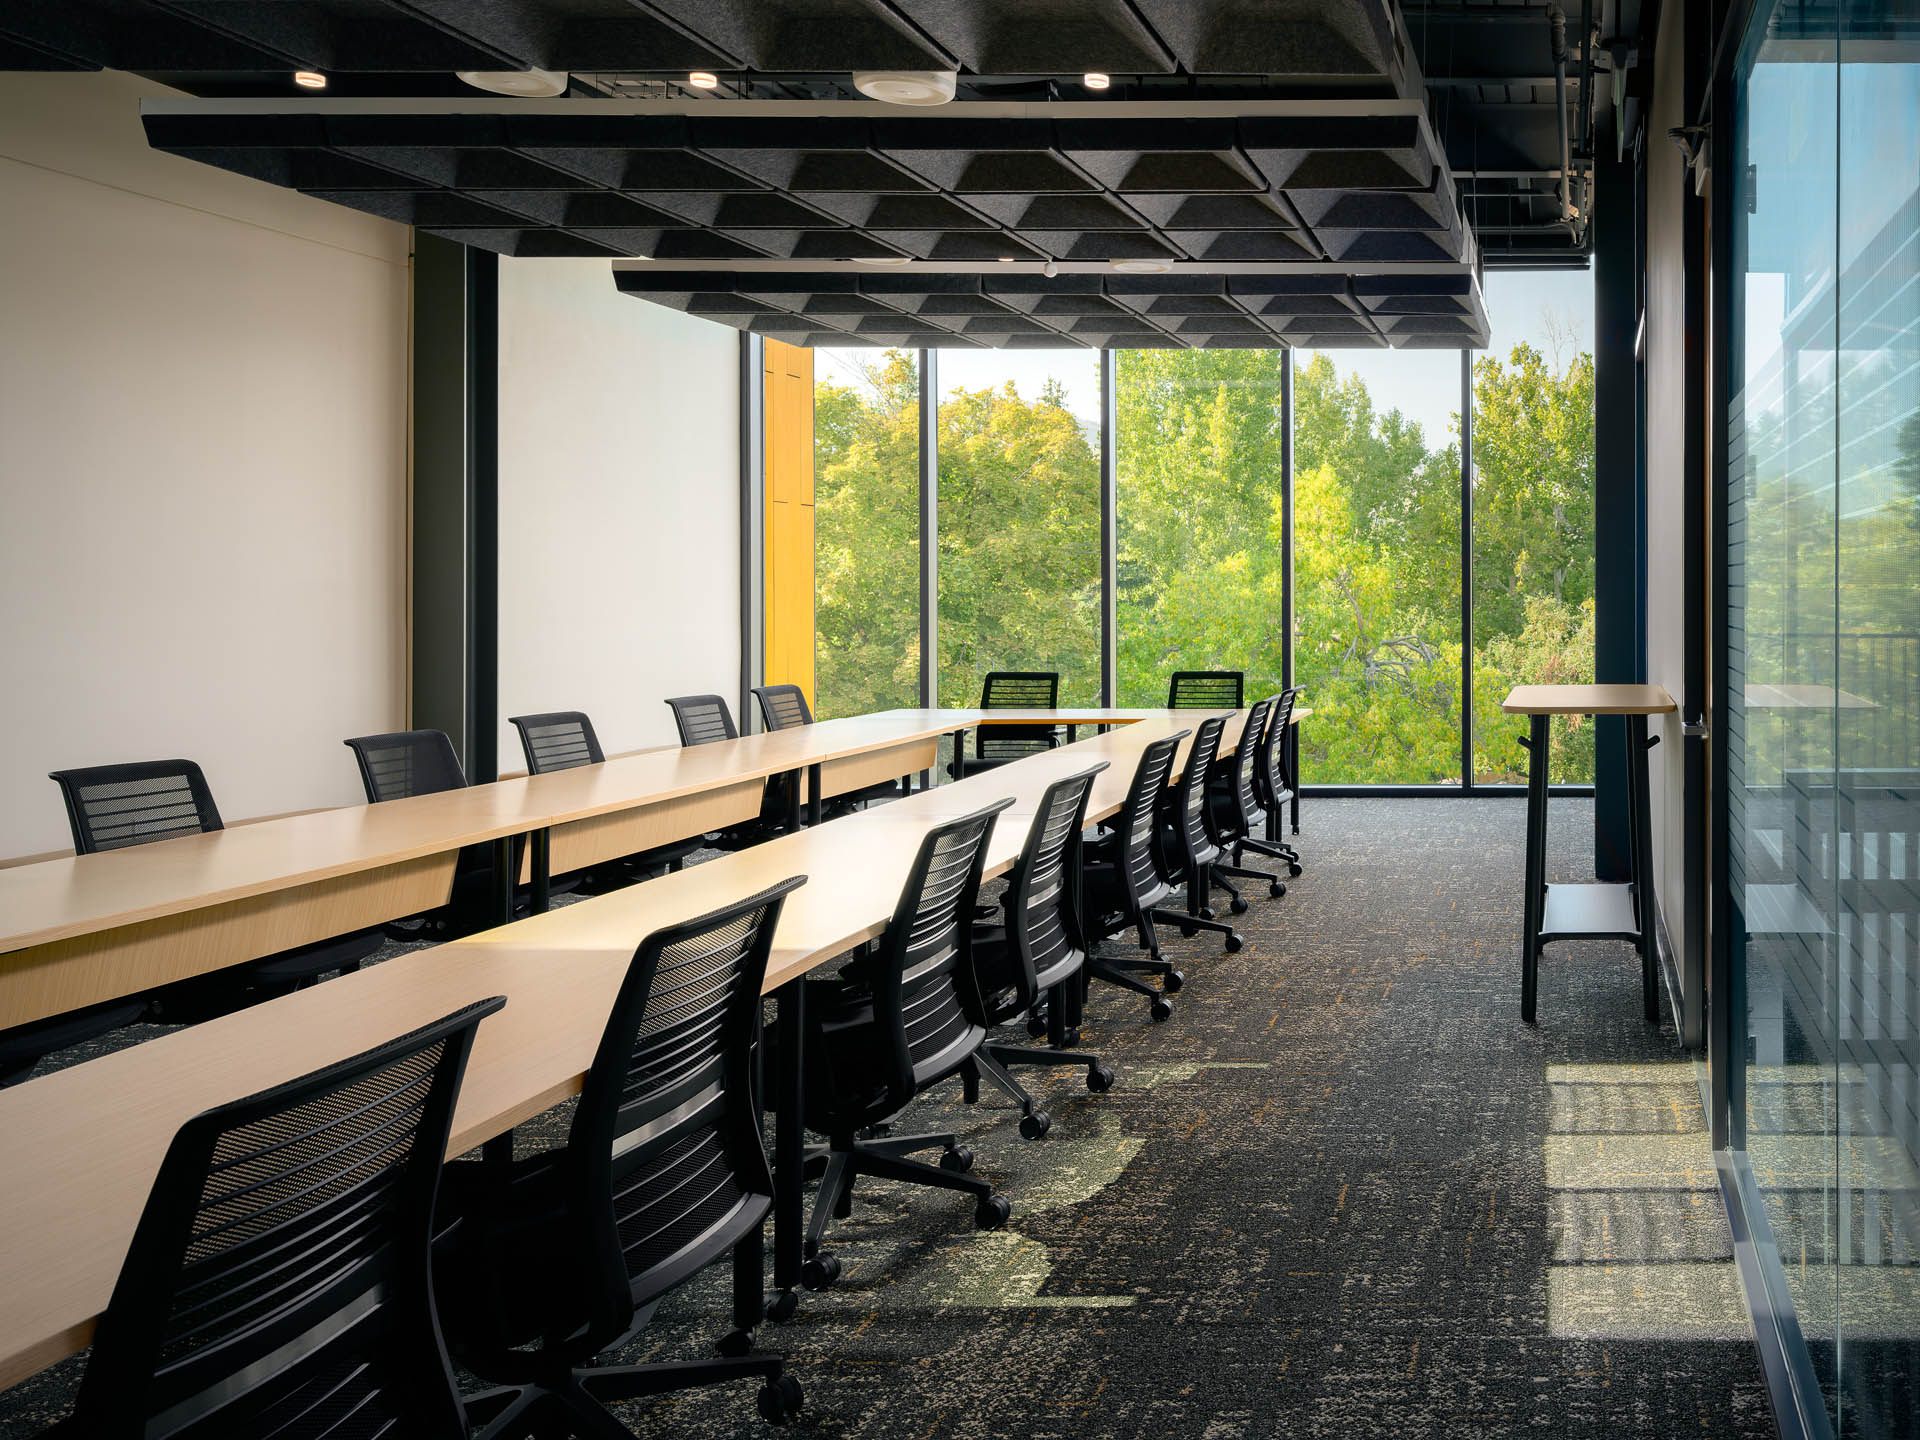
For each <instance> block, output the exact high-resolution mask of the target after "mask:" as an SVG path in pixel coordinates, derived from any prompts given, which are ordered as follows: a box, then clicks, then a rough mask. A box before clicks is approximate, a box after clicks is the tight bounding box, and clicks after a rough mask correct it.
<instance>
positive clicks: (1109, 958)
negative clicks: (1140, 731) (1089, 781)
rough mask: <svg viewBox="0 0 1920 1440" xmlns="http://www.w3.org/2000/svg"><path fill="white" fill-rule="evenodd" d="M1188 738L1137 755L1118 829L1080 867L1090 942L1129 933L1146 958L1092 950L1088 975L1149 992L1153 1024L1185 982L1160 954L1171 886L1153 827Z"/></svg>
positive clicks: (1091, 847) (1088, 850) (1093, 846)
mask: <svg viewBox="0 0 1920 1440" xmlns="http://www.w3.org/2000/svg"><path fill="white" fill-rule="evenodd" d="M1189 733H1190V732H1188V731H1186V730H1181V731H1179V732H1177V733H1176V734H1173V735H1168V736H1165V737H1164V738H1162V739H1159V740H1155V741H1154V742H1152V743H1151V744H1150V745H1148V746H1147V747H1146V748H1145V749H1144V750H1142V751H1141V752H1140V762H1139V764H1138V765H1137V766H1136V767H1135V768H1134V772H1133V779H1132V781H1131V782H1130V783H1129V784H1128V786H1127V798H1126V799H1125V800H1124V801H1123V802H1122V803H1121V806H1120V813H1119V814H1118V815H1117V816H1115V817H1114V821H1113V828H1112V829H1111V830H1108V831H1106V832H1104V833H1103V834H1102V835H1100V836H1099V838H1097V839H1096V840H1094V841H1093V842H1091V843H1089V844H1088V845H1087V846H1086V847H1085V851H1084V856H1083V860H1082V864H1081V873H1082V875H1083V876H1084V877H1085V881H1086V889H1085V892H1084V893H1085V910H1084V914H1085V916H1086V924H1087V938H1088V939H1089V940H1090V941H1100V940H1105V939H1107V938H1109V937H1110V936H1113V935H1118V934H1119V933H1120V932H1121V931H1122V930H1126V929H1129V928H1131V929H1132V930H1133V931H1134V932H1135V933H1136V934H1137V935H1138V936H1139V940H1140V948H1141V949H1142V950H1145V951H1146V952H1147V954H1146V957H1145V958H1144V959H1141V958H1134V957H1122V956H1113V955H1095V954H1093V953H1091V951H1089V953H1088V957H1087V966H1086V969H1087V974H1088V975H1090V976H1092V977H1094V978H1096V979H1100V980H1105V981H1106V982H1108V983H1109V984H1111V985H1118V986H1120V987H1121V988H1122V989H1124V990H1132V991H1134V992H1135V993H1136V994H1140V995H1145V996H1146V997H1147V999H1148V1002H1149V1004H1148V1011H1147V1013H1148V1014H1149V1015H1151V1016H1152V1017H1153V1019H1155V1020H1165V1019H1167V1018H1168V1017H1169V1016H1171V1015H1172V1014H1173V1001H1172V1000H1171V999H1170V998H1169V997H1170V996H1172V995H1173V994H1174V993H1175V992H1176V991H1178V990H1179V989H1180V987H1181V986H1182V985H1183V984H1184V983H1185V982H1186V977H1185V976H1184V975H1182V974H1181V973H1180V971H1178V970H1176V969H1175V968H1174V967H1173V965H1172V964H1171V963H1169V962H1168V961H1166V960H1164V959H1162V958H1161V955H1160V935H1159V931H1158V930H1157V929H1156V928H1155V924H1154V920H1155V917H1156V915H1163V914H1164V913H1165V912H1162V911H1160V910H1158V909H1157V908H1156V907H1158V906H1159V905H1160V903H1161V902H1162V901H1164V900H1166V899H1167V898H1168V897H1169V896H1170V895H1172V894H1173V881H1172V880H1170V879H1169V878H1168V876H1167V870H1166V867H1165V864H1164V862H1163V861H1162V860H1161V857H1160V836H1159V826H1158V825H1157V824H1156V823H1155V822H1156V817H1157V815H1158V813H1159V809H1160V800H1161V797H1162V796H1163V795H1165V794H1166V789H1167V777H1168V776H1169V775H1171V774H1172V773H1173V762H1174V759H1175V757H1176V756H1177V755H1178V754H1179V752H1180V742H1181V741H1182V740H1184V739H1185V738H1186V737H1187V735H1188V734H1189ZM1142 974H1148V975H1158V976H1159V977H1160V985H1161V988H1160V989H1158V990H1155V989H1154V988H1153V987H1152V986H1151V985H1149V984H1147V983H1146V981H1144V980H1142V979H1141V978H1140V976H1141V975H1142Z"/></svg>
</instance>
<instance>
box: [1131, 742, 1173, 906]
mask: <svg viewBox="0 0 1920 1440" xmlns="http://www.w3.org/2000/svg"><path fill="white" fill-rule="evenodd" d="M1190 733H1191V732H1190V731H1186V730H1182V731H1180V732H1178V733H1177V734H1173V735H1168V736H1165V737H1164V738H1162V739H1159V740H1155V741H1154V742H1153V743H1152V744H1150V745H1148V746H1147V748H1146V749H1144V750H1142V751H1141V752H1140V764H1139V767H1138V768H1137V769H1135V771H1134V772H1133V783H1132V784H1131V785H1129V786H1128V787H1127V798H1126V800H1125V802H1123V803H1122V805H1121V806H1120V815H1119V818H1118V820H1117V821H1116V824H1117V826H1118V830H1119V835H1120V856H1119V863H1120V874H1121V880H1122V883H1123V884H1124V885H1125V887H1126V891H1127V896H1128V898H1129V899H1130V900H1131V901H1132V902H1133V905H1134V907H1135V908H1136V909H1140V908H1144V907H1146V906H1149V905H1153V904H1155V903H1156V902H1157V901H1158V900H1159V899H1160V898H1161V897H1162V896H1164V895H1165V894H1166V893H1167V889H1168V885H1167V881H1166V878H1165V876H1164V875H1163V874H1162V873H1161V869H1160V865H1159V863H1158V861H1157V860H1156V859H1155V856H1154V844H1155V838H1156V837H1155V825H1156V822H1157V817H1158V813H1159V809H1160V797H1161V796H1162V795H1164V794H1165V793H1166V789H1167V777H1168V776H1169V775H1171V774H1172V773H1173V761H1174V757H1175V756H1176V755H1178V754H1179V753H1180V742H1181V741H1182V740H1184V739H1186V738H1187V736H1188V734H1190Z"/></svg>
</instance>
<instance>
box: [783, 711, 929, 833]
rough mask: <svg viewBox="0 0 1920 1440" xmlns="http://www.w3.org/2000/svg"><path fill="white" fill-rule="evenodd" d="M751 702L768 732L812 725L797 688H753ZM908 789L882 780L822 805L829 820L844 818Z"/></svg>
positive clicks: (903, 781)
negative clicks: (864, 806)
mask: <svg viewBox="0 0 1920 1440" xmlns="http://www.w3.org/2000/svg"><path fill="white" fill-rule="evenodd" d="M753 698H754V700H755V701H757V702H758V704H759V706H760V718H761V720H762V721H764V722H765V724H766V727H767V729H768V730H770V731H771V730H790V729H792V728H793V727H795V726H796V725H811V724H812V723H813V710H812V709H811V707H809V706H808V704H807V696H806V692H805V691H804V690H802V689H801V688H800V687H799V686H798V685H756V686H754V687H753ZM912 788H913V782H912V778H911V777H910V776H905V775H903V776H901V777H900V779H898V780H882V781H880V782H879V783H878V784H876V785H865V786H862V787H861V788H860V789H858V790H849V791H848V792H847V793H846V794H844V795H835V796H833V797H832V798H831V799H830V800H828V801H827V802H826V805H827V816H828V818H829V819H831V818H833V817H834V816H835V815H845V814H848V813H849V812H851V811H853V810H856V809H858V808H859V807H860V806H862V805H870V804H873V803H875V802H876V801H885V800H898V799H899V798H900V797H901V796H902V795H904V794H906V793H908V792H909V791H910V790H912Z"/></svg>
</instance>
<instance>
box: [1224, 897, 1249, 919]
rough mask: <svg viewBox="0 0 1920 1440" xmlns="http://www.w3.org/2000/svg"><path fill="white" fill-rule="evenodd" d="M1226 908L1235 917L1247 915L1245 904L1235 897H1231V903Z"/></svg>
mask: <svg viewBox="0 0 1920 1440" xmlns="http://www.w3.org/2000/svg"><path fill="white" fill-rule="evenodd" d="M1227 908H1228V909H1229V910H1231V911H1232V912H1233V913H1234V914H1236V915H1244V914H1246V913H1247V902H1246V901H1244V900H1242V899H1241V898H1240V897H1239V896H1238V895H1236V896H1234V897H1233V903H1232V904H1231V905H1229V906H1227Z"/></svg>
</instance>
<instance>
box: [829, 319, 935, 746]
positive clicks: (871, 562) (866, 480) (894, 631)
mask: <svg viewBox="0 0 1920 1440" xmlns="http://www.w3.org/2000/svg"><path fill="white" fill-rule="evenodd" d="M813 460H814V482H813V483H814V626H815V633H814V691H815V700H814V709H815V712H816V713H817V714H818V715H819V716H820V718H822V719H832V718H834V717H836V716H843V715H860V714H864V713H867V712H869V711H873V710H890V709H893V708H896V707H899V706H913V705H918V704H919V703H920V375H919V363H918V357H917V356H916V355H915V354H914V352H912V351H908V350H861V349H847V350H824V349H823V350H816V351H814V391H813Z"/></svg>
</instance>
